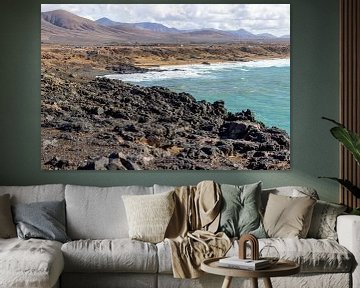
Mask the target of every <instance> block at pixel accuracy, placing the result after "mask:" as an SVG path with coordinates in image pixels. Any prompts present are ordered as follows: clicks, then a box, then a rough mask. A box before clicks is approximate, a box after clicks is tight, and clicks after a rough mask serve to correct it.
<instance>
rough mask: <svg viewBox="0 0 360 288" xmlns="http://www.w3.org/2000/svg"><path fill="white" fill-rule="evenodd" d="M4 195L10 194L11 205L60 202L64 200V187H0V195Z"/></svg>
mask: <svg viewBox="0 0 360 288" xmlns="http://www.w3.org/2000/svg"><path fill="white" fill-rule="evenodd" d="M4 194H10V196H11V198H10V200H11V204H17V203H32V202H42V201H61V200H64V198H65V185H63V184H46V185H33V186H0V195H4Z"/></svg>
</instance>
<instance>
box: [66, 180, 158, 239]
mask: <svg viewBox="0 0 360 288" xmlns="http://www.w3.org/2000/svg"><path fill="white" fill-rule="evenodd" d="M153 192H154V189H153V187H144V186H118V187H94V186H77V185H66V187H65V201H66V219H67V233H68V235H69V237H70V238H71V239H74V240H75V239H115V238H128V237H129V235H128V230H129V229H128V224H127V218H126V212H125V207H124V203H123V200H122V196H123V195H144V194H153Z"/></svg>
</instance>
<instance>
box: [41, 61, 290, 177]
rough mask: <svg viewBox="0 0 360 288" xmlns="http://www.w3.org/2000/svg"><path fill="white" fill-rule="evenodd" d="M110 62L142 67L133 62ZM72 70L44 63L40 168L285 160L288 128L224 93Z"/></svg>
mask: <svg viewBox="0 0 360 288" xmlns="http://www.w3.org/2000/svg"><path fill="white" fill-rule="evenodd" d="M107 69H108V70H110V71H115V72H116V73H119V71H121V72H120V73H130V72H131V73H134V72H136V73H146V69H144V68H138V67H135V66H132V65H127V66H126V67H125V66H122V67H120V66H108V67H107ZM134 69H135V70H134ZM139 69H140V70H139ZM142 69H144V70H142ZM72 78H73V77H71V76H70V77H67V78H64V77H61V76H59V75H58V73H55V72H54V71H48V70H46V69H43V70H42V75H41V97H42V106H41V127H42V128H41V133H42V163H41V166H42V169H46V170H76V169H78V170H162V169H164V170H180V169H187V170H214V169H218V170H242V169H252V170H260V169H263V170H270V169H271V170H285V169H289V168H290V137H289V135H288V134H287V133H286V132H285V131H284V130H281V129H278V128H275V127H272V128H269V127H266V126H265V125H264V124H262V123H260V122H258V121H256V119H255V117H254V115H253V113H252V112H251V111H250V110H245V111H241V112H239V113H236V114H233V113H230V112H228V111H227V110H226V108H225V107H224V102H223V101H216V102H214V103H209V102H206V101H197V100H196V99H195V98H194V97H193V96H192V95H190V94H187V93H175V92H173V91H170V90H169V89H167V88H164V87H141V86H137V85H132V84H128V83H125V82H122V81H120V80H110V79H106V78H96V79H88V78H83V79H82V80H81V81H78V80H77V79H72ZM244 106H245V104H244Z"/></svg>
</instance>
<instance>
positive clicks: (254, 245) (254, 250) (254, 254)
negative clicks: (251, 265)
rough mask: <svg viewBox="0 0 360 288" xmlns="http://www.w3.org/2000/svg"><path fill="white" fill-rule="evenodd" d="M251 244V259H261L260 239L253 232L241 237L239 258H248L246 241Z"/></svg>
mask: <svg viewBox="0 0 360 288" xmlns="http://www.w3.org/2000/svg"><path fill="white" fill-rule="evenodd" d="M247 242H249V244H250V252H251V259H252V260H258V259H259V241H258V239H257V238H256V237H255V236H254V235H251V234H245V235H243V236H241V237H240V239H239V258H240V259H246V258H247V257H246V243H247Z"/></svg>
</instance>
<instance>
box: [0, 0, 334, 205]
mask: <svg viewBox="0 0 360 288" xmlns="http://www.w3.org/2000/svg"><path fill="white" fill-rule="evenodd" d="M60 2H64V3H66V1H60V0H57V1H45V0H43V1H42V2H41V1H39V0H31V1H20V0H5V1H4V0H3V1H2V4H1V17H0V29H1V30H0V31H1V44H0V51H1V54H0V67H1V74H0V132H1V133H0V151H1V157H0V185H27V184H41V183H72V184H84V185H86V184H87V185H98V186H109V185H131V184H143V185H152V184H153V183H159V184H167V185H180V184H190V183H191V184H192V183H196V182H198V181H200V180H203V179H214V180H216V181H219V182H221V183H234V184H235V183H239V184H241V183H244V184H245V183H250V182H253V181H258V180H262V181H263V183H264V186H265V187H270V186H279V185H308V186H312V187H315V188H316V189H317V190H318V191H319V193H320V195H321V198H322V199H325V200H330V201H337V200H338V186H337V185H336V184H335V183H332V182H330V181H327V180H322V179H317V176H319V175H332V176H337V175H338V169H339V163H338V146H337V143H336V142H335V141H334V140H333V139H332V138H331V136H330V133H329V132H328V130H329V128H330V125H329V124H328V123H326V122H325V121H323V120H321V116H323V115H326V116H329V117H333V118H336V119H337V118H338V87H339V84H338V78H339V77H338V74H339V72H338V70H339V69H338V62H339V56H338V54H339V48H338V39H339V36H338V1H337V0H289V1H280V0H276V1H261V3H290V4H291V45H292V48H291V51H292V58H291V61H292V62H291V101H292V103H291V139H292V144H291V161H292V164H291V167H292V169H291V170H290V171H287V172H266V171H264V172H257V171H232V172H228V171H203V172H197V171H181V172H175V171H165V172H153V171H145V172H136V171H135V172H115V171H114V172H109V171H104V172H90V171H82V172H81V171H72V172H64V171H61V172H50V171H41V170H40V4H41V3H60ZM71 2H72V3H99V2H104V1H99V0H97V1H93V0H86V1H71ZM105 2H106V3H125V2H121V1H105ZM151 2H153V3H154V2H156V3H170V2H172V3H192V2H193V1H182V2H180V1H177V2H175V1H139V2H138V3H151ZM201 2H202V3H219V0H218V1H209V0H206V1H199V0H197V1H196V3H201ZM221 2H222V1H221ZM128 3H129V2H128ZM131 3H134V1H133V2H131ZM228 3H241V1H233V2H231V1H228ZM243 3H259V2H258V1H252V0H247V1H243Z"/></svg>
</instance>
